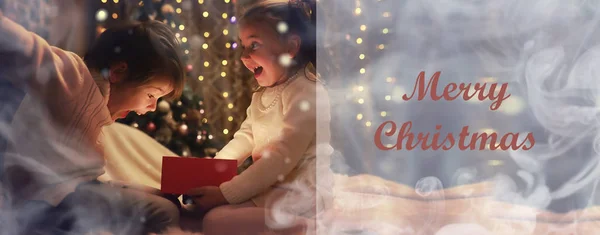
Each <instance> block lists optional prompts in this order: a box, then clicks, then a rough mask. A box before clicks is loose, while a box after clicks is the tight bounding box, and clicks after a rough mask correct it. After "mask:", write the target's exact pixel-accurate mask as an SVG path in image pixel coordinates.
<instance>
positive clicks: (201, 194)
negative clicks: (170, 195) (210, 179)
mask: <svg viewBox="0 0 600 235" xmlns="http://www.w3.org/2000/svg"><path fill="white" fill-rule="evenodd" d="M186 195H189V196H191V197H192V199H193V200H194V203H195V204H196V206H198V207H200V208H202V209H203V210H210V209H212V208H214V207H217V206H221V205H226V204H229V202H227V199H225V196H223V193H222V192H221V189H219V187H216V186H205V187H200V188H195V189H191V190H190V191H188V192H187V193H186Z"/></svg>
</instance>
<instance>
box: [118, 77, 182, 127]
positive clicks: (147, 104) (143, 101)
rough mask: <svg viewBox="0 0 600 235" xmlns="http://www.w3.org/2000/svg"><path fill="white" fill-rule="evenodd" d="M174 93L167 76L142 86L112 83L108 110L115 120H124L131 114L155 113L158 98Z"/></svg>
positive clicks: (156, 78)
mask: <svg viewBox="0 0 600 235" xmlns="http://www.w3.org/2000/svg"><path fill="white" fill-rule="evenodd" d="M172 91H173V87H172V86H171V82H170V79H169V78H168V77H166V76H157V77H155V78H154V79H152V80H151V81H150V82H148V83H146V84H144V85H141V86H140V85H131V84H128V83H126V82H115V83H111V85H110V97H109V99H108V109H109V110H110V115H111V116H112V119H113V120H117V119H120V118H124V117H126V116H127V114H129V112H136V113H138V114H145V113H147V112H153V111H154V110H156V102H157V100H158V98H160V97H163V96H165V95H167V94H169V93H171V92H172Z"/></svg>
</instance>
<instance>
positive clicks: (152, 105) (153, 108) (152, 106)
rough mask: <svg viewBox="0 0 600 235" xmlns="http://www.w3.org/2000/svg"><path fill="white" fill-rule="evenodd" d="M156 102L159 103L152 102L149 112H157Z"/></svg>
mask: <svg viewBox="0 0 600 235" xmlns="http://www.w3.org/2000/svg"><path fill="white" fill-rule="evenodd" d="M156 102H157V101H154V102H151V103H150V104H149V105H148V107H147V108H148V110H149V112H154V111H156Z"/></svg>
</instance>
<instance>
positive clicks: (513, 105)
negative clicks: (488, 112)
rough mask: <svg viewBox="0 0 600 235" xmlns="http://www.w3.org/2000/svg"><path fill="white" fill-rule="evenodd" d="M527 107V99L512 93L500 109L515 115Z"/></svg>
mask: <svg viewBox="0 0 600 235" xmlns="http://www.w3.org/2000/svg"><path fill="white" fill-rule="evenodd" d="M524 109H525V101H523V99H522V98H521V97H518V96H515V95H511V96H510V97H508V99H506V100H505V101H504V103H502V106H500V108H498V110H499V111H500V112H502V113H504V114H506V115H510V116H514V115H517V114H519V113H521V112H522V111H523V110H524Z"/></svg>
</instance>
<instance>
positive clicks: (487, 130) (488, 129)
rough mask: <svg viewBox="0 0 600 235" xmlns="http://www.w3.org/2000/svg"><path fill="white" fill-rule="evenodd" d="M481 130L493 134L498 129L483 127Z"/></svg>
mask: <svg viewBox="0 0 600 235" xmlns="http://www.w3.org/2000/svg"><path fill="white" fill-rule="evenodd" d="M479 132H481V133H486V134H488V135H490V134H492V133H494V132H496V131H495V130H494V129H492V128H483V129H481V130H479Z"/></svg>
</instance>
